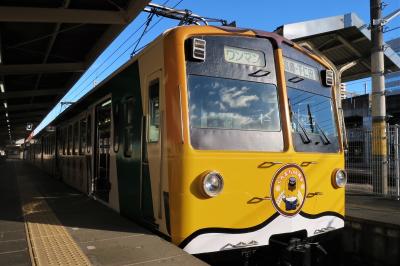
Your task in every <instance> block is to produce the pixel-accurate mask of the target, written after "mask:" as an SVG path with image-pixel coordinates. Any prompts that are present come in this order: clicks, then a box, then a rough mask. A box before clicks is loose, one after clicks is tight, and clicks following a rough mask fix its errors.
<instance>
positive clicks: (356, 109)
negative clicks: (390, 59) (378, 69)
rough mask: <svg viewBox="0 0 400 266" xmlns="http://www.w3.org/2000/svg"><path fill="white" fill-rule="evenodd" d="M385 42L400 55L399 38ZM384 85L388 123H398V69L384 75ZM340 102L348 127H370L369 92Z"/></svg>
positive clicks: (399, 96)
mask: <svg viewBox="0 0 400 266" xmlns="http://www.w3.org/2000/svg"><path fill="white" fill-rule="evenodd" d="M387 44H388V45H390V47H391V48H392V49H393V51H395V52H396V53H397V54H398V55H400V38H396V39H393V40H391V41H389V42H387ZM385 87H386V113H387V116H388V123H389V124H391V125H395V124H398V125H400V104H399V102H400V71H397V72H392V73H389V74H386V75H385ZM342 104H343V111H344V117H345V124H346V127H347V128H348V129H350V128H365V129H368V128H371V127H372V120H371V96H370V94H365V95H360V96H356V97H351V98H346V99H343V100H342Z"/></svg>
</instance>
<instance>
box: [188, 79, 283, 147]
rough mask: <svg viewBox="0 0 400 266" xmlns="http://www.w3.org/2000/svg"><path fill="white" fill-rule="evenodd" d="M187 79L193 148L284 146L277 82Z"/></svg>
mask: <svg viewBox="0 0 400 266" xmlns="http://www.w3.org/2000/svg"><path fill="white" fill-rule="evenodd" d="M188 82H189V84H188V90H189V93H188V95H189V115H190V120H189V121H190V141H191V145H192V146H193V147H194V148H195V149H200V150H242V151H282V150H283V134H282V129H281V123H280V115H279V101H278V92H277V88H276V85H274V84H270V83H262V82H253V81H247V80H235V79H227V78H218V77H207V76H199V75H189V77H188Z"/></svg>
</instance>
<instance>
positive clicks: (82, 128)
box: [79, 119, 87, 155]
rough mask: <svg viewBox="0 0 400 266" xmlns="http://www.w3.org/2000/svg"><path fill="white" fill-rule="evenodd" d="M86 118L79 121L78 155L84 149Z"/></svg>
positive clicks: (81, 153) (83, 151)
mask: <svg viewBox="0 0 400 266" xmlns="http://www.w3.org/2000/svg"><path fill="white" fill-rule="evenodd" d="M86 127H87V125H86V119H81V121H80V131H81V134H80V138H79V155H83V154H84V153H85V149H86Z"/></svg>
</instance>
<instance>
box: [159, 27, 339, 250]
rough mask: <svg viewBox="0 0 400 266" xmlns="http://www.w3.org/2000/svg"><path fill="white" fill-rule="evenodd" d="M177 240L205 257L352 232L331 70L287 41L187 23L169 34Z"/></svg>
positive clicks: (168, 86) (169, 117)
mask: <svg viewBox="0 0 400 266" xmlns="http://www.w3.org/2000/svg"><path fill="white" fill-rule="evenodd" d="M164 43H165V48H164V49H165V50H164V53H165V54H168V58H167V57H166V59H165V64H166V69H173V70H174V71H169V72H168V73H166V76H167V79H166V95H168V96H166V106H167V110H166V116H167V123H166V124H167V132H169V133H168V134H167V135H168V136H167V144H166V145H167V149H168V178H169V204H170V206H169V208H170V227H171V228H170V230H171V231H170V232H171V237H172V241H173V242H174V243H176V244H177V245H179V246H180V247H182V248H183V249H184V250H185V251H187V252H189V253H192V254H198V253H209V252H218V251H224V250H231V249H241V248H252V247H259V246H266V245H269V244H270V240H271V239H272V238H273V237H275V236H279V235H281V234H287V233H296V232H302V233H303V234H304V235H305V236H306V237H313V236H316V235H321V234H323V233H326V232H329V231H333V230H335V229H339V228H342V227H343V226H344V185H345V182H346V173H345V172H344V170H343V169H344V156H343V148H342V145H341V134H340V127H339V123H338V121H339V119H338V114H337V111H336V110H337V108H336V104H335V97H336V96H335V91H334V84H333V83H334V77H333V72H332V71H331V70H330V69H329V68H328V65H326V64H325V63H324V62H323V61H322V60H320V59H319V58H318V57H316V56H314V55H312V54H311V53H309V52H307V51H305V50H303V49H302V48H300V47H298V46H296V45H295V44H293V43H291V42H290V41H286V40H284V39H282V38H281V37H280V36H278V35H275V34H271V33H266V32H260V31H253V30H238V29H229V28H216V27H199V26H192V27H182V28H177V29H175V30H172V31H171V32H169V33H168V34H167V36H166V38H165V41H164Z"/></svg>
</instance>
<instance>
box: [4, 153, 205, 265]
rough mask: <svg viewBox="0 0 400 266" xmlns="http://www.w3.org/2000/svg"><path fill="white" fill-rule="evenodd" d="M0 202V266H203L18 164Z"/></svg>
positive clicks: (9, 167) (10, 167)
mask: <svg viewBox="0 0 400 266" xmlns="http://www.w3.org/2000/svg"><path fill="white" fill-rule="evenodd" d="M0 199H1V201H0V265H38V266H40V265H206V264H205V263H204V262H202V261H201V260H199V259H197V258H195V257H193V256H192V255H190V254H188V253H186V252H184V251H183V250H181V249H179V248H178V247H176V246H175V245H173V244H171V243H169V242H167V241H165V240H164V239H162V238H160V237H159V236H157V235H155V234H153V233H152V232H149V231H148V230H146V229H144V228H142V227H141V226H139V225H137V224H135V223H134V222H132V221H130V220H127V219H125V218H123V217H122V216H120V215H119V214H118V213H116V212H114V211H113V210H111V209H109V208H107V207H106V206H104V205H102V204H101V203H99V202H96V201H94V200H92V199H90V198H89V197H87V196H86V195H83V194H81V193H79V192H77V191H76V190H74V189H72V188H70V187H68V186H67V185H65V184H63V183H62V182H60V181H58V180H56V179H54V178H51V177H49V176H48V175H46V174H45V173H43V172H41V171H40V170H39V169H38V168H36V167H34V166H32V165H30V164H28V163H26V162H24V161H18V160H15V161H7V162H6V163H3V164H0Z"/></svg>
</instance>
